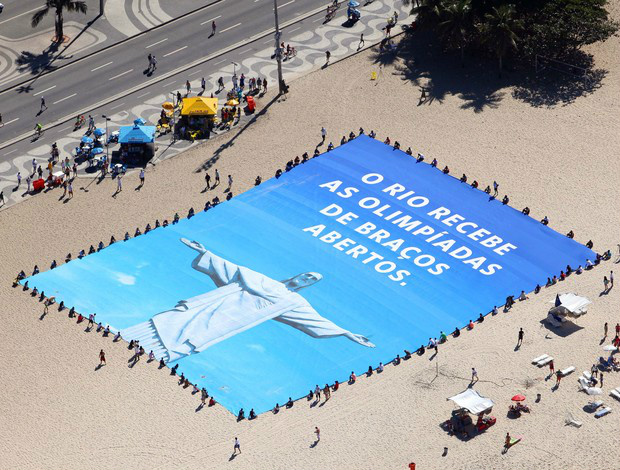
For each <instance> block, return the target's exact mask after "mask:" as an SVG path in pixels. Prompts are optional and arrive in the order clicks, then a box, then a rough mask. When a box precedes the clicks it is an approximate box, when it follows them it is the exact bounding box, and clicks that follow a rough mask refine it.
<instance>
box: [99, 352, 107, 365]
mask: <svg viewBox="0 0 620 470" xmlns="http://www.w3.org/2000/svg"><path fill="white" fill-rule="evenodd" d="M99 365H100V366H105V365H106V361H105V353H104V352H103V349H102V350H101V351H99Z"/></svg>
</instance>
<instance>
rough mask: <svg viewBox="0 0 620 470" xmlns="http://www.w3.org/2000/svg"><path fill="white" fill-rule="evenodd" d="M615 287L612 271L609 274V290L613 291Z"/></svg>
mask: <svg viewBox="0 0 620 470" xmlns="http://www.w3.org/2000/svg"><path fill="white" fill-rule="evenodd" d="M613 287H614V272H613V271H610V272H609V290H611V289H612V288H613Z"/></svg>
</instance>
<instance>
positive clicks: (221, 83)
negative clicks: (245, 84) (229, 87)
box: [217, 77, 225, 93]
mask: <svg viewBox="0 0 620 470" xmlns="http://www.w3.org/2000/svg"><path fill="white" fill-rule="evenodd" d="M224 88H225V87H224V77H220V78H218V79H217V93H219V92H220V91H222V90H223V89H224Z"/></svg>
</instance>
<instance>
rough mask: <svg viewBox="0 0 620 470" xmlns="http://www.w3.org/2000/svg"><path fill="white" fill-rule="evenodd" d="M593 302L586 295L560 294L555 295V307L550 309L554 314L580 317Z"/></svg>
mask: <svg viewBox="0 0 620 470" xmlns="http://www.w3.org/2000/svg"><path fill="white" fill-rule="evenodd" d="M591 303H592V302H590V300H588V299H587V298H585V297H581V296H579V295H576V294H571V293H568V294H558V295H556V297H555V307H553V308H551V309H550V310H549V313H550V314H552V315H559V316H562V317H565V316H568V317H573V318H578V317H580V316H581V315H583V314H585V313H586V312H587V311H588V308H587V307H588V305H590V304H591Z"/></svg>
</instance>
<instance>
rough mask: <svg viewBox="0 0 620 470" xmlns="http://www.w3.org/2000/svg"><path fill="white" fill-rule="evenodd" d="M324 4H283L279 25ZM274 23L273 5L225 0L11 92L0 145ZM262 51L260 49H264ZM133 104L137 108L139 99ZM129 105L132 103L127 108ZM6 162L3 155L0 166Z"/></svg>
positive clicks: (3, 97)
mask: <svg viewBox="0 0 620 470" xmlns="http://www.w3.org/2000/svg"><path fill="white" fill-rule="evenodd" d="M321 5H326V2H325V0H280V1H279V8H278V13H279V17H280V22H281V23H282V22H285V21H287V20H291V19H294V18H295V17H298V16H301V15H303V14H304V13H306V12H309V11H312V10H314V9H316V8H318V7H320V6H321ZM213 20H215V22H216V24H217V29H216V34H215V35H211V22H212V21H213ZM273 24H274V20H273V3H272V1H271V0H223V1H222V2H219V3H217V4H215V5H212V6H210V7H207V8H205V9H203V10H201V11H199V12H196V13H194V14H191V15H189V16H187V17H184V18H181V19H179V20H178V21H174V22H172V23H170V24H168V25H164V26H162V27H160V28H156V29H154V30H152V31H149V32H146V33H145V34H143V35H140V36H138V37H136V38H133V39H130V40H129V41H127V42H124V43H122V44H120V45H118V46H115V47H112V48H110V49H108V50H105V51H101V52H100V53H97V54H95V55H93V56H91V57H88V58H85V59H83V60H81V61H78V62H75V63H73V64H70V65H68V66H66V67H64V68H61V69H59V70H58V71H54V72H51V73H49V74H46V75H43V76H41V77H39V78H37V79H34V80H33V81H32V82H30V83H28V84H26V85H22V86H19V87H16V88H13V89H10V90H7V91H5V92H3V93H2V94H0V103H1V104H2V105H1V111H0V112H1V113H2V118H3V122H4V126H3V127H1V128H0V146H2V144H3V143H6V142H7V141H10V140H11V139H14V138H16V137H19V136H21V135H23V134H25V133H28V132H31V131H32V130H33V128H34V125H35V124H36V123H37V122H40V123H41V124H42V125H43V126H45V125H46V124H48V123H51V122H54V121H57V120H58V119H60V118H62V117H65V116H68V115H74V114H76V113H77V111H78V110H81V109H85V108H88V107H95V106H96V104H97V103H100V102H101V101H102V100H104V99H105V98H106V97H110V96H114V95H116V94H118V93H121V92H123V91H124V90H128V89H131V88H133V87H136V86H140V85H141V84H145V83H146V82H148V81H149V80H153V81H157V78H158V76H161V75H162V74H164V73H166V72H170V71H173V70H175V69H177V68H179V67H181V66H183V65H186V64H190V63H192V62H194V61H197V60H198V59H201V58H203V57H206V56H209V55H211V54H214V53H216V52H217V51H221V50H223V49H225V48H227V47H229V46H231V45H233V44H238V43H242V42H244V41H245V40H246V39H248V38H251V37H252V36H254V35H256V34H258V33H261V32H264V31H267V30H269V29H270V28H273ZM263 42H264V41H263ZM264 47H265V45H261V48H264ZM149 53H151V54H154V55H155V56H156V57H157V61H158V64H157V70H156V71H155V73H154V74H153V76H151V77H149V76H147V74H146V73H145V70H146V69H147V66H148V61H147V55H148V54H149ZM233 55H234V54H233ZM231 60H233V59H231ZM221 63H222V59H219V60H214V61H213V65H214V66H215V65H218V64H219V65H220V67H221ZM207 65H208V64H207ZM227 78H228V79H229V77H227ZM194 79H196V78H194ZM171 81H172V80H171ZM161 85H162V83H159V86H160V87H161ZM164 85H165V83H164ZM170 86H172V84H171V85H170ZM227 86H228V84H227ZM177 87H178V86H177ZM160 90H161V89H160ZM134 95H136V94H134ZM137 95H139V93H138V94H137ZM42 97H44V98H45V102H46V105H47V109H45V110H43V112H41V113H39V112H40V110H41V98H42ZM131 104H137V102H136V101H135V98H134V99H133V102H132V103H131ZM129 106H130V103H128V104H127V107H129ZM39 145H40V143H39ZM4 150H5V151H6V150H7V149H4ZM5 151H3V152H0V155H1V154H5V153H6V152H5ZM3 159H4V158H3V157H2V156H0V161H2V160H3Z"/></svg>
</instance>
